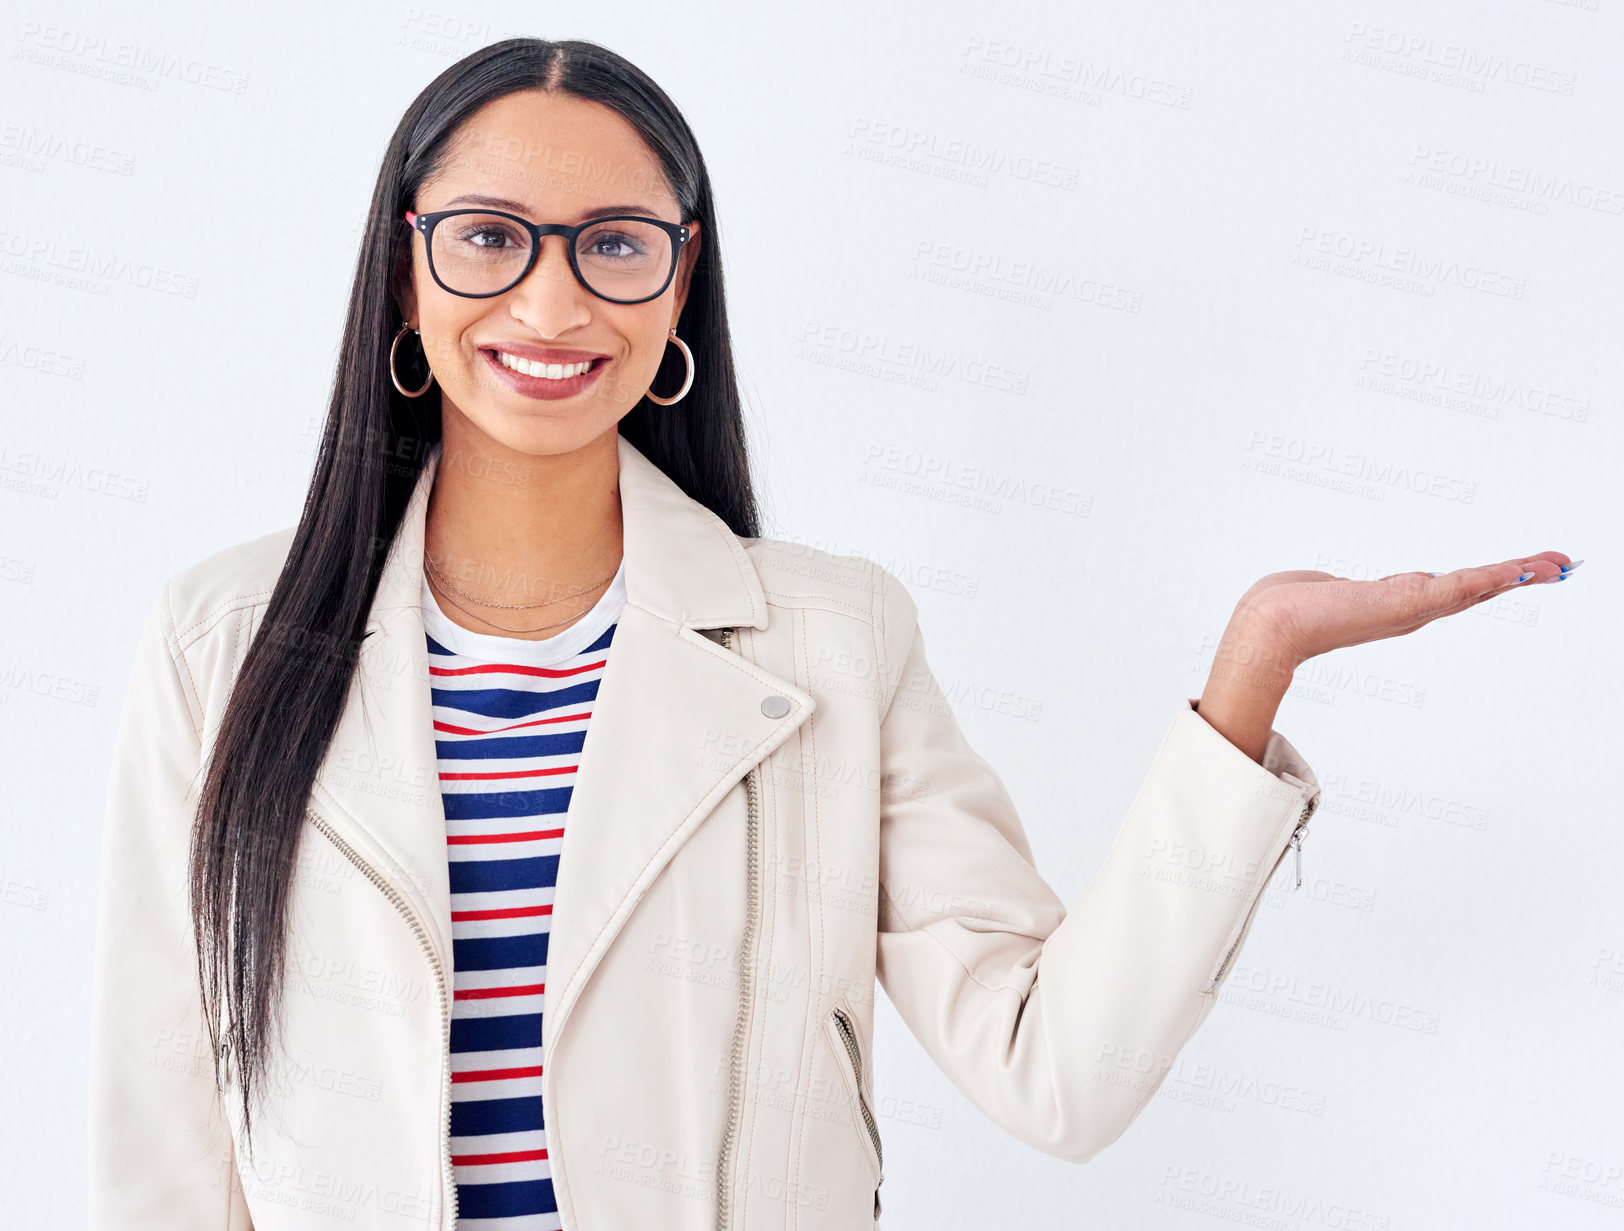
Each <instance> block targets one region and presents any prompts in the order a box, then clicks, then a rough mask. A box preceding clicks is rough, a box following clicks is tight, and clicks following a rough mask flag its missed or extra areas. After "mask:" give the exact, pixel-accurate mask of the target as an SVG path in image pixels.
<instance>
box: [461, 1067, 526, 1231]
mask: <svg viewBox="0 0 1624 1231" xmlns="http://www.w3.org/2000/svg"><path fill="white" fill-rule="evenodd" d="M546 1127H547V1126H546V1125H545V1124H544V1123H543V1122H542V1115H541V1099H540V1098H538V1097H532V1096H529V1095H526V1096H524V1097H522V1098H481V1099H464V1100H463V1101H462V1102H460V1103H452V1104H451V1135H452V1136H453V1137H477V1136H482V1135H484V1134H486V1133H528V1132H533V1131H534V1130H536V1129H538V1128H546ZM467 1212H468V1211H467V1210H464V1211H463V1213H465V1214H466V1213H467Z"/></svg>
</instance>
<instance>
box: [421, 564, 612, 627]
mask: <svg viewBox="0 0 1624 1231" xmlns="http://www.w3.org/2000/svg"><path fill="white" fill-rule="evenodd" d="M423 563H424V564H426V565H428V567H429V571H430V572H432V573H433V574H434V579H435V580H436V581H438V582H439V583H440V588H441V589H443V590H449V591H451V592H452V593H453V594H460V595H462V596H463V597H464V598H466V599H468V600H469V601H470V602H474V603H478V604H479V605H480V606H481V607H493V608H497V609H500V610H502V611H531V610H534V609H535V608H537V607H551V606H552V605H553V604H554V603H561V602H563V601H564V600H565V599H566V598H575V597H576V596H578V595H581V594H586V593H588V592H589V591H591V590H596V589H599V588H600V587H602V586H603V585H604V584H605V583H606V582H609V581H613V580H614V577H615V573H610V574H609V576H607V577H605V578H604V579H603V580H602V581H598V582H594V583H593V584H592V585H589V586H582V587H581V588H580V589H578V590H571V591H570V592H569V593H568V594H560V595H559V596H558V597H557V598H549V599H545V600H543V601H542V602H539V603H487V602H486V601H485V600H484V599H482V598H480V597H479V595H477V594H470V593H468V591H466V590H463V589H460V588H458V587H457V586H454V585H452V584H451V582H450V580H449V579H448V578H447V577H446V575H445V574H444V573H442V572H441V571H440V566H439V565H438V564H436V563H434V560H433V558H432V557H431V556H430V555H429V554H428V553H427V552H424V553H423ZM619 571H620V565H619V564H618V563H617V564H616V565H615V572H616V573H618V572H619ZM543 627H548V626H547V625H543Z"/></svg>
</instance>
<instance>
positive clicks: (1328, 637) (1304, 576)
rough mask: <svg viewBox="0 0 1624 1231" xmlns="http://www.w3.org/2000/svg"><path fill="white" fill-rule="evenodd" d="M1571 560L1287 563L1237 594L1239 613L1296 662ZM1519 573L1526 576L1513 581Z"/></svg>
mask: <svg viewBox="0 0 1624 1231" xmlns="http://www.w3.org/2000/svg"><path fill="white" fill-rule="evenodd" d="M1575 567H1577V566H1576V565H1574V564H1573V562H1572V561H1571V560H1570V559H1569V558H1568V557H1567V556H1565V555H1563V554H1562V553H1561V552H1558V551H1542V552H1540V553H1539V554H1538V555H1534V556H1515V557H1513V558H1512V559H1510V560H1503V561H1501V562H1500V563H1498V564H1483V565H1479V566H1477V567H1475V568H1461V569H1456V570H1455V571H1454V572H1452V573H1440V574H1439V575H1438V576H1436V577H1434V576H1432V575H1431V574H1429V573H1426V572H1413V573H1392V574H1390V575H1388V576H1386V577H1382V578H1379V579H1377V580H1375V581H1356V580H1354V579H1352V578H1348V577H1337V576H1335V575H1334V574H1331V573H1321V572H1315V571H1312V570H1303V569H1299V570H1289V571H1286V572H1280V573H1270V574H1269V575H1268V576H1266V577H1262V578H1260V579H1259V580H1258V581H1257V582H1255V583H1254V584H1253V585H1252V587H1251V588H1250V589H1249V590H1247V591H1246V593H1245V594H1243V595H1242V596H1241V599H1240V602H1239V604H1238V605H1237V615H1242V616H1244V620H1245V623H1246V626H1247V627H1248V628H1249V629H1250V630H1251V632H1252V634H1253V636H1254V637H1256V638H1259V639H1261V640H1263V641H1265V642H1267V643H1268V644H1269V645H1271V646H1272V647H1273V648H1274V649H1275V650H1276V652H1277V653H1278V654H1279V655H1280V656H1281V657H1282V658H1283V659H1284V660H1285V661H1286V662H1287V663H1289V664H1290V665H1291V666H1292V667H1296V666H1298V665H1301V664H1302V663H1303V662H1306V661H1307V660H1308V659H1310V658H1314V657H1316V656H1317V655H1320V654H1324V653H1326V652H1328V651H1330V650H1335V649H1340V648H1342V647H1343V646H1350V645H1358V644H1360V643H1361V642H1365V641H1376V640H1379V639H1381V638H1383V637H1398V636H1402V635H1403V634H1405V633H1410V632H1414V631H1415V630H1416V629H1418V628H1421V627H1422V626H1424V625H1426V624H1430V623H1431V622H1432V621H1433V620H1436V619H1438V618H1439V617H1440V616H1447V615H1453V614H1455V612H1457V611H1464V610H1465V609H1466V608H1468V607H1472V606H1475V605H1476V604H1478V603H1481V602H1483V601H1484V600H1485V599H1490V598H1494V597H1495V596H1496V595H1499V594H1503V593H1505V592H1506V591H1507V590H1513V589H1521V588H1522V587H1524V586H1530V585H1538V584H1540V583H1542V582H1547V581H1556V580H1559V579H1561V578H1564V577H1566V576H1568V574H1569V573H1570V572H1571V571H1572V569H1573V568H1575ZM1524 574H1531V576H1528V577H1526V578H1525V579H1524V580H1522V581H1519V580H1518V578H1519V577H1522V576H1523V575H1524Z"/></svg>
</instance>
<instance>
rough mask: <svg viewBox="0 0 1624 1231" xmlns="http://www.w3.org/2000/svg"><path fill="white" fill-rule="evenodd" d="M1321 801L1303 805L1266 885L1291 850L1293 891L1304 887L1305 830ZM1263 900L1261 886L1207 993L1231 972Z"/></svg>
mask: <svg viewBox="0 0 1624 1231" xmlns="http://www.w3.org/2000/svg"><path fill="white" fill-rule="evenodd" d="M1319 801H1320V797H1319V796H1318V795H1315V796H1314V797H1313V798H1311V799H1310V800H1309V801H1308V802H1307V803H1306V804H1304V805H1303V810H1302V814H1301V815H1300V816H1299V817H1298V818H1297V825H1296V827H1295V828H1294V829H1292V831H1291V837H1290V838H1289V839H1287V841H1286V845H1285V846H1284V847H1283V848H1281V851H1280V858H1279V859H1276V860H1275V861H1274V867H1272V868H1270V869H1269V875H1268V876H1266V877H1265V878H1264V885H1265V886H1267V884H1268V882H1269V881H1270V880H1273V879H1274V874H1275V872H1276V871H1278V870H1279V868H1280V865H1281V863H1283V862H1284V861H1285V858H1286V851H1288V850H1289V851H1294V852H1295V853H1296V859H1297V880H1296V883H1295V884H1294V885H1292V891H1293V892H1295V891H1296V890H1298V889H1301V888H1302V886H1303V831H1304V830H1306V829H1307V828H1308V818H1309V817H1311V816H1313V815H1314V809H1315V808H1317V807H1319ZM1262 900H1263V889H1262V888H1261V887H1260V888H1259V889H1258V892H1257V896H1256V897H1255V898H1253V899H1252V905H1251V906H1250V907H1249V908H1248V909H1247V912H1246V919H1245V921H1244V922H1242V924H1241V930H1240V931H1239V932H1237V933H1236V934H1235V939H1234V941H1233V942H1231V944H1230V946H1229V950H1228V951H1227V952H1226V953H1225V954H1224V960H1223V961H1222V962H1220V963H1218V970H1217V972H1216V973H1214V975H1213V976H1212V980H1211V982H1209V983H1208V984H1207V993H1208V994H1209V995H1210V994H1211V993H1213V992H1214V991H1216V990H1217V987H1218V985H1219V984H1220V983H1222V982H1223V981H1224V976H1225V975H1226V974H1228V973H1229V965H1230V963H1231V962H1233V961H1234V960H1235V954H1236V953H1238V952H1239V951H1240V947H1241V942H1242V941H1244V940H1245V939H1246V934H1247V933H1248V932H1250V931H1251V930H1252V919H1253V916H1255V915H1256V914H1257V908H1258V903H1260V902H1261V901H1262Z"/></svg>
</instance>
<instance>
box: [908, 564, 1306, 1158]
mask: <svg viewBox="0 0 1624 1231" xmlns="http://www.w3.org/2000/svg"><path fill="white" fill-rule="evenodd" d="M877 572H878V575H879V584H880V587H881V593H880V594H879V595H878V596H877V601H878V604H879V609H880V611H881V613H882V623H883V630H882V631H883V636H882V638H881V640H882V643H883V645H884V647H885V654H884V658H883V659H882V664H881V675H882V680H883V681H884V682H883V684H882V687H881V689H880V705H881V707H882V708H881V725H880V740H881V755H882V758H883V769H882V777H881V783H882V786H881V804H880V809H881V815H880V906H879V935H878V941H877V943H878V953H877V958H876V961H877V970H876V973H877V977H878V979H879V982H880V984H881V986H882V987H884V989H885V992H886V995H887V996H888V998H889V999H890V1000H891V1002H892V1004H893V1005H894V1006H895V1007H896V1009H897V1012H898V1014H899V1015H900V1016H901V1017H902V1019H903V1021H904V1022H905V1023H906V1024H907V1026H908V1028H909V1029H910V1030H911V1031H912V1032H913V1034H914V1036H915V1037H916V1038H917V1039H918V1040H919V1041H920V1043H921V1044H922V1045H923V1047H924V1048H925V1050H926V1051H927V1052H928V1053H929V1054H930V1056H931V1057H932V1059H934V1060H935V1062H936V1063H937V1064H938V1065H939V1066H940V1067H941V1069H942V1070H943V1072H944V1073H946V1075H947V1076H948V1077H949V1079H951V1080H952V1082H953V1083H954V1085H956V1086H957V1087H958V1088H959V1089H960V1090H961V1091H962V1092H963V1093H964V1094H965V1096H966V1097H967V1098H968V1099H969V1100H970V1101H971V1102H973V1103H974V1104H975V1105H976V1106H977V1107H979V1108H980V1109H981V1110H982V1111H983V1112H984V1113H985V1114H986V1115H987V1116H988V1117H990V1118H991V1119H992V1120H993V1121H994V1123H996V1124H998V1125H999V1126H1000V1127H1002V1128H1003V1129H1005V1130H1006V1131H1007V1132H1009V1133H1011V1134H1012V1135H1013V1136H1015V1137H1017V1138H1018V1139H1020V1140H1022V1141H1024V1142H1026V1143H1028V1144H1030V1145H1032V1146H1034V1147H1036V1148H1037V1149H1040V1150H1042V1151H1044V1152H1046V1153H1048V1154H1052V1155H1055V1156H1057V1157H1060V1158H1064V1159H1068V1160H1071V1161H1074V1162H1086V1161H1088V1160H1089V1159H1091V1158H1093V1157H1094V1155H1096V1154H1097V1153H1099V1151H1101V1150H1103V1149H1104V1148H1105V1147H1106V1146H1108V1145H1110V1144H1111V1143H1112V1142H1113V1141H1115V1140H1116V1139H1117V1138H1118V1137H1120V1136H1121V1135H1122V1133H1123V1132H1124V1131H1125V1130H1126V1129H1127V1127H1128V1125H1129V1124H1131V1123H1132V1122H1133V1120H1134V1119H1135V1118H1136V1117H1137V1116H1138V1114H1139V1113H1140V1111H1141V1110H1143V1109H1144V1107H1145V1106H1146V1104H1147V1103H1149V1101H1150V1099H1151V1097H1152V1096H1153V1095H1154V1094H1155V1092H1156V1090H1157V1089H1158V1088H1159V1087H1160V1085H1161V1083H1162V1079H1163V1078H1164V1077H1165V1076H1166V1074H1167V1071H1168V1069H1169V1068H1171V1067H1172V1064H1173V1060H1174V1057H1175V1056H1176V1054H1177V1053H1178V1051H1179V1049H1180V1048H1181V1047H1183V1046H1184V1044H1185V1043H1186V1042H1187V1041H1188V1040H1189V1038H1190V1037H1191V1035H1193V1034H1194V1033H1195V1031H1196V1029H1197V1028H1198V1027H1199V1026H1200V1025H1201V1023H1202V1022H1203V1021H1204V1020H1205V1019H1206V1016H1207V1014H1208V1013H1209V1012H1211V1010H1212V1007H1213V1005H1214V1004H1215V1003H1216V1002H1217V992H1218V989H1219V987H1221V986H1222V983H1223V980H1224V978H1226V977H1227V975H1228V971H1229V969H1230V968H1231V966H1232V965H1233V960H1234V955H1235V953H1236V952H1238V951H1239V948H1240V946H1241V945H1242V944H1243V943H1244V941H1245V939H1246V935H1247V933H1248V931H1249V930H1250V928H1251V923H1252V917H1253V913H1254V911H1255V910H1256V907H1257V903H1258V899H1259V897H1260V896H1261V894H1262V892H1263V889H1264V886H1265V885H1266V884H1267V882H1268V880H1269V877H1270V875H1271V874H1272V872H1273V871H1274V869H1275V867H1276V866H1277V865H1278V864H1279V862H1280V861H1281V860H1282V858H1283V857H1284V856H1285V854H1286V853H1287V847H1288V843H1289V841H1290V839H1291V836H1292V833H1293V830H1294V829H1296V828H1297V826H1298V824H1299V822H1303V821H1306V818H1307V816H1308V815H1309V814H1311V813H1312V811H1313V806H1314V804H1315V803H1316V802H1317V798H1318V796H1319V793H1320V788H1319V783H1318V780H1317V779H1316V778H1315V776H1314V773H1313V771H1312V770H1311V769H1310V768H1309V767H1308V766H1307V765H1306V764H1305V763H1304V762H1303V760H1302V759H1301V757H1300V756H1299V755H1298V754H1297V751H1296V749H1294V748H1293V747H1292V746H1291V745H1290V744H1289V743H1288V742H1287V741H1286V740H1285V739H1284V737H1282V736H1281V735H1280V734H1279V733H1278V732H1272V733H1271V735H1270V739H1269V743H1268V748H1267V751H1266V754H1265V758H1264V762H1263V763H1262V764H1259V763H1258V762H1256V761H1254V760H1252V758H1251V757H1249V756H1247V755H1246V754H1245V753H1243V752H1242V751H1241V750H1240V749H1239V748H1237V747H1235V746H1234V745H1233V744H1231V743H1230V742H1229V741H1228V740H1227V739H1225V738H1224V737H1223V736H1222V735H1220V734H1219V733H1218V731H1217V730H1216V729H1215V728H1213V727H1212V726H1211V725H1210V724H1209V723H1208V722H1207V721H1206V720H1205V719H1204V718H1202V717H1201V716H1200V714H1199V713H1197V712H1196V710H1195V708H1194V703H1193V701H1191V700H1189V699H1184V700H1182V701H1181V702H1180V703H1179V705H1178V706H1177V707H1176V710H1175V713H1174V714H1173V717H1172V721H1171V723H1170V724H1169V726H1168V728H1167V731H1166V734H1165V735H1164V736H1163V738H1162V742H1161V744H1160V746H1159V747H1158V748H1157V749H1156V752H1155V756H1154V757H1153V759H1152V761H1151V764H1150V769H1149V772H1148V773H1147V775H1146V777H1145V779H1144V780H1143V782H1142V784H1141V786H1140V788H1139V791H1138V793H1137V794H1136V795H1135V796H1134V798H1133V801H1132V803H1131V804H1130V806H1129V808H1128V813H1127V817H1126V818H1125V819H1124V820H1123V822H1122V825H1121V827H1120V829H1119V830H1118V832H1117V835H1116V838H1115V840H1114V842H1113V844H1112V846H1111V848H1110V850H1109V852H1108V853H1107V855H1106V858H1105V862H1104V864H1103V866H1102V867H1100V869H1099V870H1098V871H1097V872H1096V873H1095V875H1094V877H1093V879H1092V880H1091V881H1090V882H1089V884H1088V886H1087V887H1086V888H1085V889H1084V890H1083V891H1082V893H1081V894H1080V895H1079V896H1078V898H1077V899H1076V901H1074V902H1073V903H1072V904H1071V907H1070V909H1069V910H1067V909H1066V908H1065V906H1064V905H1063V904H1062V902H1061V901H1060V899H1059V898H1058V897H1057V896H1056V894H1055V892H1054V890H1053V889H1052V888H1051V887H1050V886H1049V885H1048V884H1047V883H1046V882H1045V881H1044V879H1043V878H1042V877H1041V876H1040V875H1039V874H1038V872H1037V870H1036V868H1035V867H1034V865H1033V860H1032V853H1031V849H1030V847H1029V845H1028V842H1027V838H1026V835H1025V833H1024V832H1023V829H1022V825H1021V821H1020V819H1019V818H1018V817H1017V816H1016V813H1015V808H1014V806H1013V804H1012V802H1011V800H1010V796H1009V794H1008V792H1007V790H1006V788H1005V786H1004V784H1003V782H1002V781H1001V780H1000V778H999V776H998V774H997V773H996V772H995V771H994V770H993V769H992V767H991V766H990V765H989V764H988V763H987V762H986V761H985V760H984V759H982V757H980V756H979V755H978V754H977V753H976V752H975V751H974V750H973V749H972V748H971V747H970V746H969V745H968V744H967V743H966V741H965V738H964V735H963V733H962V732H961V730H960V728H959V726H958V723H957V721H956V720H955V718H954V716H953V711H952V709H951V707H950V706H949V704H948V702H947V699H946V698H945V696H944V695H943V692H942V690H941V688H940V686H939V685H938V683H937V681H936V679H935V677H934V676H933V675H932V673H931V669H930V666H929V665H928V663H927V662H926V659H925V647H924V639H923V635H922V633H921V632H920V630H919V626H918V620H917V611H916V608H915V606H914V603H913V601H912V599H911V598H910V597H909V596H908V594H907V592H906V590H905V589H904V587H903V586H902V584H901V583H900V582H899V581H898V580H897V579H896V578H895V577H893V576H892V575H891V574H890V573H888V572H886V571H885V570H884V569H878V568H877ZM1060 751H1061V750H1059V749H1056V752H1057V753H1059V752H1060ZM1057 763H1059V764H1061V765H1062V766H1064V763H1065V762H1064V758H1063V757H1057ZM1062 772H1064V769H1062ZM1288 872H1289V869H1288Z"/></svg>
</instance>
